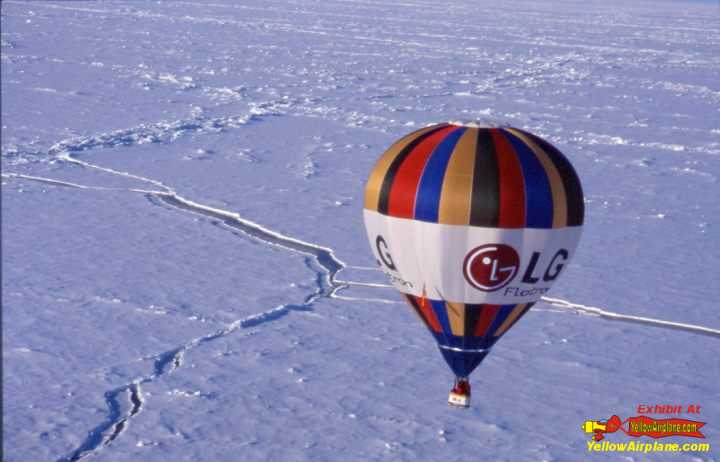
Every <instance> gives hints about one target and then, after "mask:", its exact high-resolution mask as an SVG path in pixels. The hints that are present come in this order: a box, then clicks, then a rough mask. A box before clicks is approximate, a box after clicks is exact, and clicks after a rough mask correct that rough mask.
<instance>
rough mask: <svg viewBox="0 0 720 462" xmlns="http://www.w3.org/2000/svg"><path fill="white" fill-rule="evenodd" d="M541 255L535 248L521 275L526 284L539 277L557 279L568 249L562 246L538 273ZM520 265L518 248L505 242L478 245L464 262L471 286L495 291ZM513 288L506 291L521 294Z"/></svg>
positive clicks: (546, 280)
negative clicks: (543, 269) (516, 249)
mask: <svg viewBox="0 0 720 462" xmlns="http://www.w3.org/2000/svg"><path fill="white" fill-rule="evenodd" d="M540 256H541V253H540V252H533V254H532V256H531V257H530V261H529V262H528V266H527V268H525V272H524V273H523V277H522V282H523V283H524V284H535V283H537V282H539V281H540V280H542V281H543V282H550V281H554V280H555V279H557V277H558V276H559V275H560V271H562V269H563V267H564V266H565V262H566V261H567V259H568V257H569V253H568V251H567V250H565V249H559V250H558V251H557V252H556V253H555V255H554V256H553V258H552V259H551V260H550V264H549V265H548V267H547V268H545V271H542V269H540V270H539V273H538V268H537V265H538V261H539V260H540ZM519 269H520V257H519V256H518V253H517V251H515V249H514V248H512V247H510V246H509V245H506V244H487V245H483V246H480V247H476V248H474V249H473V250H471V251H470V253H468V254H467V256H466V257H465V261H464V262H463V274H465V279H466V280H467V282H468V283H469V284H470V285H471V286H473V287H475V288H476V289H478V290H482V291H483V292H494V291H496V290H498V289H502V288H503V287H505V286H506V285H508V284H510V282H511V281H512V280H513V279H514V278H515V276H516V275H517V273H518V270H519ZM511 289H512V288H508V289H507V290H506V291H505V295H509V294H511V293H516V295H518V294H521V292H522V291H518V290H511ZM545 290H547V289H545Z"/></svg>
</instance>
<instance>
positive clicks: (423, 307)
mask: <svg viewBox="0 0 720 462" xmlns="http://www.w3.org/2000/svg"><path fill="white" fill-rule="evenodd" d="M410 296H411V297H413V296H412V295H410ZM413 299H414V300H415V303H416V305H417V307H418V308H419V309H420V312H421V313H422V315H423V316H424V317H425V319H426V320H427V323H428V325H429V326H430V329H432V330H433V332H435V333H438V334H439V333H440V332H442V327H441V326H440V321H438V318H437V316H435V311H433V309H432V305H431V304H430V300H428V299H427V298H425V297H413Z"/></svg>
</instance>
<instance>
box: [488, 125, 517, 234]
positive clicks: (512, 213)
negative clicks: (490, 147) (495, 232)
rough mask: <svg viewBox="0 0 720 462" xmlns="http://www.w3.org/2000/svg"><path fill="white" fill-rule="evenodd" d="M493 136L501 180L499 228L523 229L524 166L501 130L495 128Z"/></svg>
mask: <svg viewBox="0 0 720 462" xmlns="http://www.w3.org/2000/svg"><path fill="white" fill-rule="evenodd" d="M491 134H492V138H493V144H494V145H495V156H496V158H497V166H498V179H499V180H500V181H499V183H500V185H499V186H500V188H499V189H500V213H499V215H500V216H499V217H498V227H500V228H522V227H524V226H525V179H524V178H523V173H522V166H521V165H520V160H519V159H518V157H517V154H516V153H515V150H514V149H513V147H512V145H511V144H510V142H509V141H508V140H507V139H506V138H505V137H504V136H502V134H501V133H500V130H498V129H495V128H494V129H492V130H491Z"/></svg>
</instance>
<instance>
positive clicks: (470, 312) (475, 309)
mask: <svg viewBox="0 0 720 462" xmlns="http://www.w3.org/2000/svg"><path fill="white" fill-rule="evenodd" d="M482 310H483V305H476V304H471V303H466V304H465V332H464V334H465V335H464V336H465V337H472V336H473V335H474V334H473V332H475V326H476V325H477V323H478V320H479V319H480V313H482Z"/></svg>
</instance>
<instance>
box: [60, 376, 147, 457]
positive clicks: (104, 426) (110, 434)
mask: <svg viewBox="0 0 720 462" xmlns="http://www.w3.org/2000/svg"><path fill="white" fill-rule="evenodd" d="M145 381H147V380H145ZM145 381H135V382H132V383H130V384H127V385H123V386H121V387H118V388H115V389H113V390H110V391H108V392H106V393H105V404H106V405H107V407H108V410H109V413H108V417H107V419H106V420H105V421H104V422H103V423H101V424H100V425H98V426H97V427H95V428H94V429H92V430H91V431H90V433H89V434H88V436H87V438H86V439H85V441H83V442H82V444H81V445H80V446H78V447H77V448H76V449H75V450H74V451H72V452H71V453H70V454H68V455H67V456H65V457H62V458H60V459H59V460H58V462H77V461H79V460H82V459H85V458H86V457H89V456H92V455H93V454H95V453H97V451H98V450H99V449H101V448H103V447H105V446H107V445H109V444H110V443H112V442H113V441H114V440H115V439H116V438H117V437H119V436H120V435H121V434H122V433H123V431H125V429H126V428H127V424H128V421H129V420H130V419H131V418H132V417H134V416H136V415H137V414H139V413H140V411H142V407H143V399H142V394H141V391H140V383H144V382H145ZM120 396H126V397H127V400H128V403H129V407H130V409H129V411H128V412H127V413H123V412H122V408H123V406H122V405H121V403H120ZM106 435H107V436H106Z"/></svg>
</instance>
